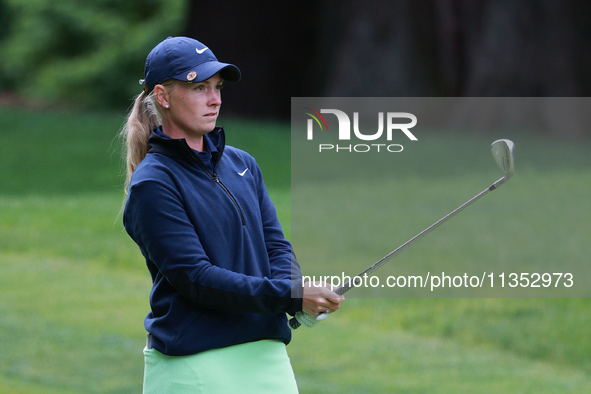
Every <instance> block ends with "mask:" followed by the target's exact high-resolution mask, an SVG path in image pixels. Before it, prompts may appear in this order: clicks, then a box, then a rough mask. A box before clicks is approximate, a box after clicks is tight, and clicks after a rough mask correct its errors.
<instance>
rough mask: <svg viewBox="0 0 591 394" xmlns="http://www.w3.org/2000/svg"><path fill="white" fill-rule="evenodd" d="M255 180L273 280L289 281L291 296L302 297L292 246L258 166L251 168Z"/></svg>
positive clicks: (298, 272) (299, 271)
mask: <svg viewBox="0 0 591 394" xmlns="http://www.w3.org/2000/svg"><path fill="white" fill-rule="evenodd" d="M253 170H254V171H253V173H254V176H255V178H256V180H257V188H258V196H259V206H260V209H261V219H262V223H263V233H264V237H265V245H266V248H267V254H268V256H269V262H270V265H271V275H272V278H273V279H290V280H291V286H292V296H293V297H296V298H301V297H302V292H303V288H302V273H301V270H300V266H299V264H298V261H297V259H296V256H295V253H294V252H293V249H292V245H291V243H290V242H289V241H287V240H286V239H285V236H284V234H283V230H282V228H281V224H280V223H279V219H278V218H277V212H276V210H275V206H274V205H273V202H272V201H271V198H270V197H269V194H268V192H267V188H266V187H265V183H264V181H263V176H262V172H261V170H260V168H259V166H258V165H256V164H255V166H253Z"/></svg>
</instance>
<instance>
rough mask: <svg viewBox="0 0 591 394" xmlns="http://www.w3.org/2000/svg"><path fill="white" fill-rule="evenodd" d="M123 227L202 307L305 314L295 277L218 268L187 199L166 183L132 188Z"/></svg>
mask: <svg viewBox="0 0 591 394" xmlns="http://www.w3.org/2000/svg"><path fill="white" fill-rule="evenodd" d="M123 223H124V225H125V229H126V230H127V232H128V233H129V235H130V236H131V238H132V239H133V240H134V241H135V242H136V243H137V244H138V246H139V247H140V249H141V251H142V253H143V254H144V256H145V257H146V258H147V259H148V260H150V261H151V262H153V264H154V265H155V266H156V267H157V268H158V270H159V272H160V273H161V274H162V275H163V276H164V278H166V280H167V281H168V282H169V283H170V284H171V285H172V286H173V287H174V288H175V289H176V290H177V291H178V292H179V293H180V294H182V295H183V296H184V297H185V298H186V299H188V300H189V301H190V302H191V303H192V304H193V305H195V306H197V307H199V308H204V309H216V310H225V311H235V312H253V313H261V314H276V313H282V312H287V313H290V314H292V313H294V312H295V311H297V310H301V303H302V300H301V299H298V298H293V297H292V295H291V280H290V279H289V278H285V277H281V278H277V279H275V278H271V279H269V278H258V277H252V276H247V275H244V274H240V273H236V272H233V271H230V270H226V269H223V268H220V267H217V266H214V265H212V264H211V263H210V261H209V259H208V257H207V255H206V254H205V252H204V249H203V247H202V245H201V242H200V240H199V236H198V235H197V233H196V231H195V228H194V227H193V225H192V224H191V222H190V221H189V218H188V217H187V214H186V212H185V209H184V207H183V204H182V202H181V196H180V195H179V194H178V192H177V191H176V190H174V188H171V187H169V186H168V185H166V184H164V183H162V182H159V181H155V180H148V181H143V182H141V183H138V184H135V185H133V186H132V188H131V189H130V192H129V196H128V200H127V203H126V208H125V212H124V215H123Z"/></svg>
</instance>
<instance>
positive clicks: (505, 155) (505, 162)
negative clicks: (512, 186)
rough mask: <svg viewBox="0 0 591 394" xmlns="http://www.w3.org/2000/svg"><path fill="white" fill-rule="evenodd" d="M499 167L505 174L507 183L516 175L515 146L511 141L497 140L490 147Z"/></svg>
mask: <svg viewBox="0 0 591 394" xmlns="http://www.w3.org/2000/svg"><path fill="white" fill-rule="evenodd" d="M490 149H491V151H492V154H493V157H494V158H495V161H496V162H497V164H498V166H499V167H500V168H501V170H503V173H505V181H507V180H509V178H511V177H512V176H513V174H514V173H515V144H514V143H513V141H510V140H504V139H503V140H496V141H495V142H493V143H492V145H491V146H490Z"/></svg>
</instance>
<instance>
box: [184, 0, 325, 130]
mask: <svg viewBox="0 0 591 394" xmlns="http://www.w3.org/2000/svg"><path fill="white" fill-rule="evenodd" d="M323 8H324V6H323V5H322V2H317V1H312V0H302V1H298V2H297V4H294V3H290V2H280V1H272V0H261V1H257V2H245V1H241V0H224V1H218V2H213V1H203V0H191V1H190V12H189V14H188V15H189V18H188V21H189V23H188V26H187V31H186V34H187V35H188V36H190V37H194V38H195V39H197V40H200V41H202V42H203V43H205V44H206V45H209V46H211V48H213V50H214V53H215V54H216V56H217V58H218V59H220V60H221V61H225V62H230V63H234V64H236V65H237V66H238V67H239V68H240V70H241V71H242V80H241V81H240V83H238V84H236V85H232V86H230V87H229V88H228V89H227V90H226V91H224V105H225V109H224V112H225V113H228V112H229V111H230V112H234V113H238V114H241V115H243V116H257V117H261V116H263V117H279V118H285V119H286V118H289V115H290V98H291V97H292V96H300V95H302V94H308V95H317V94H319V93H320V92H321V91H320V87H321V86H322V83H321V81H319V80H318V79H319V77H320V72H321V70H322V67H321V66H320V65H319V64H318V62H315V60H316V61H321V59H323V57H322V56H321V53H320V52H319V49H320V38H321V35H320V34H319V33H320V27H321V25H322V23H323V20H322V19H321V18H322V16H323V15H322V10H323Z"/></svg>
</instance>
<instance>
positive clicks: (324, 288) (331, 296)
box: [302, 282, 345, 316]
mask: <svg viewBox="0 0 591 394" xmlns="http://www.w3.org/2000/svg"><path fill="white" fill-rule="evenodd" d="M331 288H332V286H330V285H329V284H326V283H324V282H314V283H312V282H306V283H305V284H304V296H303V299H302V310H303V311H304V312H306V313H309V314H311V315H313V316H319V315H321V314H322V313H325V312H328V313H331V312H334V311H336V310H337V309H339V307H340V304H341V302H343V301H344V300H345V297H343V296H342V295H338V294H337V293H335V292H333V291H332V290H331ZM327 308H328V310H327Z"/></svg>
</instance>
